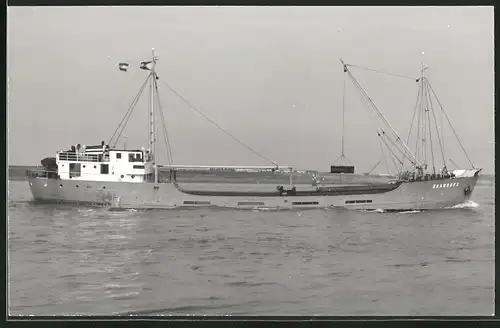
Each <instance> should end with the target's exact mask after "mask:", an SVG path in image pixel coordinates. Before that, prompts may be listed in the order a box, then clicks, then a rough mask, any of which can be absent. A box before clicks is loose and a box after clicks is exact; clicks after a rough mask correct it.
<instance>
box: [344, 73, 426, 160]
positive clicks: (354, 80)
mask: <svg viewBox="0 0 500 328" xmlns="http://www.w3.org/2000/svg"><path fill="white" fill-rule="evenodd" d="M347 72H348V74H349V77H350V78H351V80H352V81H353V84H354V85H355V86H356V87H357V88H358V92H359V93H360V95H361V96H363V97H364V98H365V99H364V101H366V102H369V103H370V104H371V106H372V107H373V108H374V109H375V112H376V113H377V115H378V116H379V117H380V118H381V119H382V121H383V122H384V123H385V125H386V126H387V127H389V128H390V129H391V131H392V133H393V134H394V135H395V136H396V141H398V142H399V143H400V144H402V146H403V150H404V151H402V150H400V149H399V148H397V149H398V150H399V151H400V152H401V153H402V154H403V156H405V157H407V158H408V160H409V161H410V162H411V163H412V164H413V165H415V164H416V162H417V160H416V158H414V157H413V154H412V153H411V152H410V151H409V149H408V147H407V146H406V145H405V144H404V143H403V141H402V140H401V138H400V137H399V136H398V134H397V133H396V131H395V130H394V129H393V128H392V126H391V125H390V124H389V122H388V121H387V119H386V118H385V116H384V115H383V114H382V113H381V112H380V110H379V109H378V108H377V106H376V105H375V103H374V102H373V101H372V99H371V98H370V97H369V96H368V94H367V93H366V91H365V90H364V89H363V87H362V86H361V85H360V84H359V82H358V81H357V80H356V78H355V77H354V76H353V75H352V73H351V71H350V70H349V69H347Z"/></svg>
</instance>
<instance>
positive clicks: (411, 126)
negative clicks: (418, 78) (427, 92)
mask: <svg viewBox="0 0 500 328" xmlns="http://www.w3.org/2000/svg"><path fill="white" fill-rule="evenodd" d="M422 90H423V87H422V84H421V83H420V84H419V85H418V93H417V100H416V101H415V107H414V108H413V117H412V118H411V124H410V131H408V137H407V138H406V144H409V142H410V136H411V131H412V129H413V123H415V116H416V114H417V108H418V103H419V100H420V93H421V91H422ZM405 159H406V157H405V158H403V164H402V165H401V171H403V166H404V160H405ZM396 170H397V168H396Z"/></svg>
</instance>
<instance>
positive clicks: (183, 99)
mask: <svg viewBox="0 0 500 328" xmlns="http://www.w3.org/2000/svg"><path fill="white" fill-rule="evenodd" d="M160 82H162V83H163V84H164V85H165V86H166V87H167V88H169V89H170V91H172V92H173V93H174V94H175V95H176V96H177V97H179V98H180V99H181V100H182V101H184V102H185V103H186V104H187V105H188V106H189V107H190V108H191V109H193V110H194V111H195V112H197V113H198V114H199V115H201V116H203V118H205V119H206V120H207V121H208V122H209V123H211V124H212V125H214V126H215V127H216V128H218V129H219V130H220V131H222V132H223V133H225V134H226V135H228V136H229V137H231V138H232V139H233V140H235V141H236V142H238V143H239V144H240V145H242V146H243V147H245V148H246V149H248V150H249V151H250V152H252V153H254V154H255V155H257V156H259V157H260V158H262V159H263V160H265V161H267V162H269V163H271V164H273V165H274V166H276V167H277V166H278V164H276V163H275V162H274V161H272V160H270V159H269V158H267V157H265V156H264V155H262V154H260V153H259V152H257V151H256V150H254V149H252V148H251V147H250V146H248V145H246V144H245V143H244V142H243V141H241V140H240V139H238V138H237V137H235V136H234V135H233V134H231V133H230V132H229V131H227V130H225V129H224V128H222V127H221V126H219V125H218V124H217V123H215V122H214V121H212V120H211V119H210V118H209V117H208V116H207V115H205V114H204V113H203V112H202V111H201V110H199V109H198V108H196V107H195V106H194V105H193V104H191V103H190V102H189V101H188V100H187V99H185V98H184V97H183V96H181V95H180V94H179V93H178V92H177V91H175V89H174V88H172V87H171V86H170V85H169V84H168V83H166V82H165V81H163V80H161V79H160Z"/></svg>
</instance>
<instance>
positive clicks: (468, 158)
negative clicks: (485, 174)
mask: <svg viewBox="0 0 500 328" xmlns="http://www.w3.org/2000/svg"><path fill="white" fill-rule="evenodd" d="M426 81H427V85H428V86H429V88H430V90H431V91H432V94H433V95H434V98H436V100H437V102H438V104H439V107H441V111H442V112H443V114H444V117H446V120H447V121H448V124H450V127H451V130H452V131H453V134H454V135H455V137H456V138H457V141H458V143H459V144H460V147H462V150H463V151H464V154H465V156H466V157H467V160H468V161H469V164H470V165H471V166H472V168H473V169H475V167H474V164H472V161H471V160H470V157H469V155H468V154H467V151H466V150H465V147H464V145H463V144H462V142H461V141H460V138H459V137H458V135H457V132H456V131H455V129H454V128H453V125H452V124H451V122H450V119H449V118H448V115H447V114H446V112H445V110H444V108H443V106H442V105H441V102H440V101H439V98H438V96H437V95H436V93H435V92H434V89H433V88H432V85H431V83H430V82H429V79H427V78H426Z"/></svg>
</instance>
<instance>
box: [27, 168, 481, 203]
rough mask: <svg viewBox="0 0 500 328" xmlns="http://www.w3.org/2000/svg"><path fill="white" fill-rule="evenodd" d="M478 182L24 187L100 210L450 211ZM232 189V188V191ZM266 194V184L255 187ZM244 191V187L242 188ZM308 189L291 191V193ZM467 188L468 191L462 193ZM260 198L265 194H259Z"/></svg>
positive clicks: (39, 198)
mask: <svg viewBox="0 0 500 328" xmlns="http://www.w3.org/2000/svg"><path fill="white" fill-rule="evenodd" d="M477 179H478V177H477V176H472V177H464V178H456V179H447V180H431V181H416V182H410V183H401V184H400V185H399V186H397V187H396V188H394V189H393V190H389V191H382V192H377V193H371V194H360V193H357V194H344V195H342V194H340V195H325V194H314V193H313V192H311V193H309V194H308V193H302V195H288V196H286V195H283V196H281V195H270V194H271V193H270V192H268V193H267V195H259V193H253V195H252V193H249V195H242V194H241V193H238V194H235V195H233V196H232V195H231V192H226V193H225V194H224V193H223V194H221V193H220V192H219V194H218V195H217V196H214V195H207V192H204V193H201V194H193V193H189V192H185V191H184V190H185V189H184V188H188V187H189V185H190V184H188V183H186V184H183V186H182V187H181V186H179V185H174V184H172V183H158V184H155V183H128V182H96V181H81V180H80V181H73V180H56V179H48V178H40V177H29V179H28V180H29V185H30V189H31V192H32V195H33V198H34V200H35V201H36V202H52V203H69V204H77V205H90V206H105V207H108V208H112V209H170V208H178V207H206V206H216V207H225V208H249V209H253V208H275V209H293V208H297V209H304V208H347V209H358V210H359V209H365V210H372V209H373V210H375V209H382V210H399V211H403V210H432V209H440V208H445V207H451V206H454V205H457V204H460V203H463V202H465V201H467V200H468V199H469V198H470V196H471V194H472V191H473V189H474V187H475V185H476V182H477ZM233 187H234V186H233ZM255 187H259V188H261V189H262V188H266V189H267V190H269V189H272V188H273V187H272V186H270V185H267V186H264V185H260V186H255ZM247 188H248V185H247ZM301 188H309V189H310V190H312V189H311V187H310V186H303V187H301V186H300V185H298V186H297V190H301ZM466 189H468V190H466ZM260 194H265V193H264V192H261V193H260Z"/></svg>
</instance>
